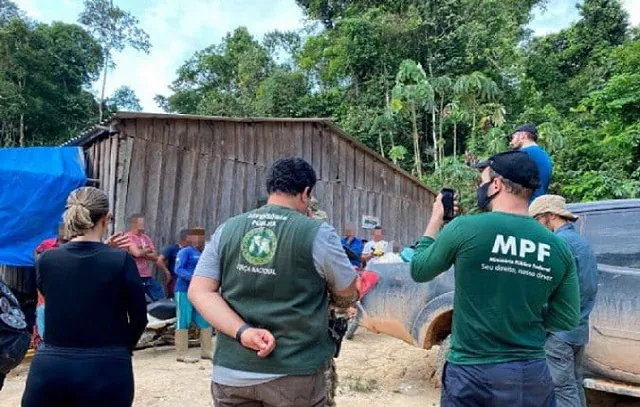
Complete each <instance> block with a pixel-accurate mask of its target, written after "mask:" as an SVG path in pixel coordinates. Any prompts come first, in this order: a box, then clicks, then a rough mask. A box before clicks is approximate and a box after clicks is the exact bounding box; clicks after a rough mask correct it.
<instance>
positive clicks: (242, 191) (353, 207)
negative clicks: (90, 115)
mask: <svg viewBox="0 0 640 407" xmlns="http://www.w3.org/2000/svg"><path fill="white" fill-rule="evenodd" d="M66 145H76V146H82V147H83V148H84V150H85V152H86V154H85V155H86V157H87V172H88V177H89V178H91V179H93V180H95V183H96V184H97V185H98V186H99V187H100V188H101V189H103V190H104V191H106V192H107V194H108V195H109V198H110V200H111V202H112V205H113V208H112V211H113V213H114V218H115V221H114V222H115V224H114V225H113V227H114V228H115V230H117V231H122V230H124V229H125V228H126V219H127V218H128V217H129V216H130V215H132V214H134V213H138V212H141V213H144V214H145V216H146V223H145V229H146V231H147V233H148V234H149V235H150V236H151V237H152V238H153V239H154V241H155V242H156V245H157V246H164V245H166V244H168V243H170V242H174V241H175V239H176V234H177V232H178V231H179V230H180V229H181V228H185V227H191V226H194V225H200V226H204V227H206V228H207V230H208V233H212V232H213V230H214V229H215V228H216V227H217V226H218V225H220V224H221V223H222V222H224V221H225V219H227V218H229V217H231V216H234V215H237V214H239V213H242V212H244V211H247V210H251V209H254V208H255V207H257V203H258V200H259V199H260V198H262V197H265V196H266V187H265V176H266V173H267V170H268V168H269V166H270V165H271V164H272V163H273V162H274V161H275V160H276V159H278V158H281V157H285V156H299V157H303V158H304V159H306V160H307V161H308V162H309V163H311V164H312V165H313V167H314V168H315V170H316V172H317V175H318V179H319V181H318V184H317V187H316V189H315V196H316V197H317V198H318V200H319V201H320V204H321V209H323V210H324V211H326V212H327V214H328V216H329V219H330V223H332V224H333V225H334V226H335V227H336V229H337V230H338V231H339V233H342V229H343V227H344V226H345V225H347V224H351V225H354V226H356V227H358V231H359V235H360V236H362V237H364V238H369V236H370V235H369V232H368V231H365V230H363V229H362V217H363V216H365V215H369V216H374V217H377V218H379V220H380V222H381V224H382V227H383V228H384V232H385V237H386V239H387V240H395V241H396V242H398V243H401V244H411V243H413V242H414V241H415V240H416V238H417V237H418V236H421V235H422V233H423V231H424V228H425V226H426V224H427V221H428V218H429V215H430V212H431V206H432V203H433V200H434V197H435V195H434V193H433V192H431V191H430V190H429V189H427V187H426V186H425V185H424V184H422V183H421V182H420V181H419V180H418V179H416V178H415V177H413V176H411V175H410V174H409V173H407V172H405V171H403V170H402V169H400V168H398V167H396V166H395V165H393V164H392V163H391V162H389V161H387V160H385V159H384V158H382V157H381V156H380V155H378V154H376V153H375V152H374V151H373V150H371V149H369V148H368V147H366V146H365V145H363V144H362V143H360V142H358V141H357V140H355V139H354V138H352V137H350V136H348V135H346V134H345V133H344V132H342V131H341V130H340V129H339V128H337V127H336V126H335V125H333V124H332V123H331V121H330V120H328V119H280V118H246V119H245V118H228V117H206V116H191V115H174V114H155V113H154V114H149V113H129V112H127V113H123V112H121V113H117V114H115V115H114V116H112V117H111V118H110V119H109V120H108V121H106V122H104V123H103V124H102V125H100V126H96V127H95V128H93V129H91V130H90V131H88V132H87V133H85V134H83V135H81V136H79V137H77V138H75V139H73V140H70V141H69V142H68V143H67V144H66Z"/></svg>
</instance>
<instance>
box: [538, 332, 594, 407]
mask: <svg viewBox="0 0 640 407" xmlns="http://www.w3.org/2000/svg"><path fill="white" fill-rule="evenodd" d="M544 350H545V352H547V364H548V365H549V370H550V371H551V377H552V378H553V383H554V385H555V391H556V400H557V401H558V407H580V406H582V407H585V406H586V405H587V404H586V399H585V395H584V388H583V387H582V380H583V377H582V376H583V372H582V358H583V356H584V346H582V345H571V344H570V343H567V342H565V341H563V340H562V339H559V338H557V337H555V336H554V335H553V334H551V335H549V336H548V337H547V343H546V344H545V346H544Z"/></svg>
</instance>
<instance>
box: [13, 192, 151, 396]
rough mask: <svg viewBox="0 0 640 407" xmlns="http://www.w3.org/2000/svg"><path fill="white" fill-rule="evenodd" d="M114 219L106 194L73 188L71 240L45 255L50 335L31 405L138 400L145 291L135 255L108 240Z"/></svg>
mask: <svg viewBox="0 0 640 407" xmlns="http://www.w3.org/2000/svg"><path fill="white" fill-rule="evenodd" d="M110 221H111V214H110V213H109V201H108V199H107V196H106V195H105V194H104V192H102V191H100V190H99V189H96V188H88V187H86V188H79V189H77V190H75V191H73V192H72V193H71V194H70V195H69V198H68V199H67V206H66V211H65V213H64V228H65V235H66V236H67V237H68V238H69V239H70V241H69V242H68V243H66V244H65V245H63V246H61V247H60V248H58V249H56V250H51V251H47V252H45V253H43V254H42V255H40V257H39V258H38V260H37V263H36V270H37V275H38V288H39V290H40V291H41V292H42V294H43V295H44V297H45V298H46V301H47V312H46V313H45V324H46V327H47V335H46V337H45V339H44V345H43V346H42V347H41V348H40V349H39V350H38V352H37V353H36V355H35V357H34V359H33V362H32V363H31V368H30V370H29V376H28V378H27V385H26V389H25V392H24V395H23V398H22V406H23V407H32V406H33V407H35V406H38V407H46V406H113V407H120V406H122V407H124V406H131V404H132V403H133V395H134V385H133V369H132V366H131V352H132V350H133V348H134V346H135V344H136V343H137V342H138V340H139V339H140V335H141V334H142V332H143V331H144V328H145V326H146V324H147V313H146V305H145V298H144V288H143V286H142V281H141V280H140V276H139V275H138V269H137V267H136V264H135V262H134V260H133V258H132V257H131V256H130V255H129V254H128V253H127V252H125V251H122V250H117V249H113V248H110V247H109V246H107V245H106V244H104V243H102V238H103V236H104V235H105V233H106V232H107V228H108V225H109V222H110Z"/></svg>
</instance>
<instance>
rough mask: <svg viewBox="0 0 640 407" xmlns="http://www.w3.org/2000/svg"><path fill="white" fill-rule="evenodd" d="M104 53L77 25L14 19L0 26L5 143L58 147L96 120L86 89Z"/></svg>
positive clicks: (0, 128)
mask: <svg viewBox="0 0 640 407" xmlns="http://www.w3.org/2000/svg"><path fill="white" fill-rule="evenodd" d="M101 64H102V50H101V48H100V45H98V43H96V41H94V40H93V38H91V36H90V35H89V34H88V33H87V32H86V31H84V30H83V29H82V28H81V27H79V26H77V25H69V24H63V23H53V24H52V25H45V24H35V23H29V22H26V21H24V20H22V19H18V18H15V19H11V20H10V21H7V23H6V24H5V25H1V26H0V145H5V146H11V145H20V146H23V145H33V144H49V143H56V142H59V141H61V140H63V139H64V138H68V137H69V136H71V135H76V134H77V133H78V132H79V131H80V130H82V129H83V128H85V127H86V126H87V125H89V123H90V122H91V121H92V118H94V117H95V113H94V112H95V109H97V106H96V105H95V102H94V98H93V95H92V94H91V93H89V92H88V91H86V90H85V89H86V87H87V86H89V85H90V84H91V82H93V81H94V80H95V79H97V77H98V73H99V69H100V65H101Z"/></svg>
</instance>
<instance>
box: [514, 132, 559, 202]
mask: <svg viewBox="0 0 640 407" xmlns="http://www.w3.org/2000/svg"><path fill="white" fill-rule="evenodd" d="M509 145H510V146H511V148H512V149H514V150H520V151H524V152H525V153H527V154H528V155H529V157H531V158H532V159H533V161H534V162H535V163H536V166H537V167H538V176H539V178H540V186H539V187H538V188H536V190H535V191H534V192H533V195H531V200H530V201H529V203H531V202H533V200H534V199H536V198H537V197H539V196H541V195H544V194H546V193H547V191H548V190H549V185H550V184H551V176H552V173H553V162H552V161H551V157H549V154H547V152H546V151H544V149H543V148H542V147H540V146H539V145H538V129H537V128H536V126H534V125H533V124H523V125H522V126H520V127H518V128H517V129H516V131H514V132H513V133H511V135H510V136H509Z"/></svg>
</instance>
